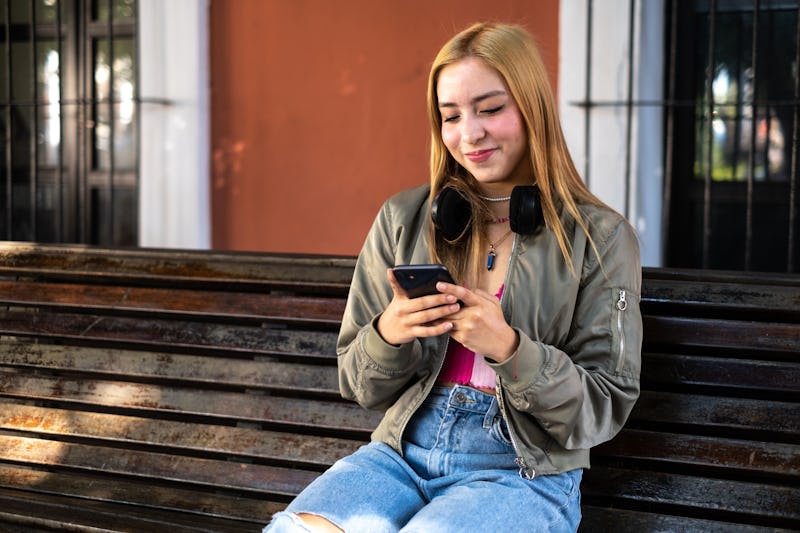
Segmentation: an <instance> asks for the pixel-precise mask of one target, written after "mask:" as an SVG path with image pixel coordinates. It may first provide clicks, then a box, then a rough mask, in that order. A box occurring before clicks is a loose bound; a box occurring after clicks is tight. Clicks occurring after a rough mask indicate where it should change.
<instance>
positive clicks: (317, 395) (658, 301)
mask: <svg viewBox="0 0 800 533" xmlns="http://www.w3.org/2000/svg"><path fill="white" fill-rule="evenodd" d="M353 264H354V261H353V259H352V258H325V257H312V256H283V255H270V254H238V253H214V252H168V251H159V250H135V251H119V250H101V249H93V248H90V247H69V246H34V245H27V246H19V245H12V244H10V243H0V530H2V531H42V530H48V529H59V528H60V529H66V530H74V531H87V532H88V531H97V530H98V529H100V530H110V531H153V530H171V531H176V532H183V531H187V532H189V531H191V532H194V531H253V532H255V531H259V530H260V528H261V526H262V525H263V524H264V523H266V522H267V521H268V520H269V517H270V516H271V514H273V513H274V512H276V511H277V510H280V509H281V508H283V506H285V504H286V502H288V501H289V500H290V499H291V498H292V496H293V495H294V494H296V493H297V492H298V491H299V490H301V489H302V488H303V487H304V486H305V485H306V484H307V483H309V482H310V481H311V480H312V479H314V478H315V477H316V476H317V475H319V473H320V472H321V471H323V470H324V469H325V468H327V467H328V466H329V465H330V464H332V463H333V462H334V461H335V460H336V459H337V458H338V457H341V456H343V455H346V454H348V453H351V452H352V451H353V450H355V449H356V448H357V447H358V446H360V445H361V444H363V443H364V442H366V440H367V439H368V436H369V433H370V431H371V430H372V429H373V428H374V427H375V425H376V424H377V422H378V420H379V417H380V415H379V414H378V413H370V412H367V411H364V410H363V409H361V408H359V407H358V406H355V405H353V404H351V403H349V402H345V401H343V400H341V398H340V397H339V394H338V384H337V377H336V354H335V343H336V331H337V329H338V325H339V319H340V317H341V313H342V311H343V309H344V301H345V295H346V290H347V286H348V283H349V276H350V274H351V273H352V267H353ZM642 298H643V303H642V309H643V313H644V324H645V345H644V354H643V371H642V388H643V391H642V397H641V399H640V401H639V402H638V403H637V406H636V408H635V409H634V412H633V413H632V416H631V419H630V421H629V423H628V425H627V426H626V429H625V430H623V432H622V433H621V434H620V435H619V436H618V437H617V438H616V439H614V440H612V441H611V442H609V443H606V444H604V445H602V446H599V447H598V448H597V449H595V450H594V451H593V453H592V461H593V468H592V469H591V470H589V471H587V472H586V474H585V476H584V483H583V493H584V520H583V524H582V526H581V530H582V531H620V532H627V531H630V532H634V531H635V532H637V533H638V532H646V531H709V532H717V531H719V532H722V531H724V532H728V531H742V532H748V533H749V532H755V531H792V530H798V529H800V505H798V502H800V418H799V417H800V415H799V414H798V413H800V409H798V407H799V406H798V404H799V403H800V278H798V277H796V276H785V275H777V276H773V275H743V274H738V273H725V272H692V271H667V270H660V269H645V272H644V287H643V295H642ZM94 528H96V529H94Z"/></svg>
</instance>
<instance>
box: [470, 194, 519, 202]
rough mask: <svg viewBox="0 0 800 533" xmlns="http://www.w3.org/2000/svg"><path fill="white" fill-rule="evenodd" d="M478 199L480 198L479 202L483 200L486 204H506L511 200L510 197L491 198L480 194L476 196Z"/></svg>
mask: <svg viewBox="0 0 800 533" xmlns="http://www.w3.org/2000/svg"><path fill="white" fill-rule="evenodd" d="M478 198H480V199H481V200H484V201H486V202H507V201H509V200H511V197H510V196H495V197H492V196H482V195H480V194H479V195H478Z"/></svg>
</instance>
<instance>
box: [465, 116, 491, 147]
mask: <svg viewBox="0 0 800 533" xmlns="http://www.w3.org/2000/svg"><path fill="white" fill-rule="evenodd" d="M485 134H486V130H485V129H484V128H483V124H481V121H480V120H479V119H478V118H477V117H465V118H464V120H462V122H461V140H462V141H463V142H464V143H465V144H475V143H476V142H478V141H480V140H481V139H482V138H483V136H484V135H485Z"/></svg>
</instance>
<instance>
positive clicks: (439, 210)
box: [431, 187, 472, 242]
mask: <svg viewBox="0 0 800 533" xmlns="http://www.w3.org/2000/svg"><path fill="white" fill-rule="evenodd" d="M431 218H432V219H433V224H434V226H436V229H437V230H439V232H440V233H441V234H442V236H443V237H444V238H445V239H446V240H448V241H451V242H452V241H455V240H457V239H458V238H459V237H461V235H463V234H464V231H465V230H466V229H467V227H468V226H469V223H470V219H472V205H471V204H470V203H469V200H467V199H466V198H464V196H462V195H461V193H460V192H459V191H458V190H457V189H455V188H453V187H445V188H444V189H442V190H441V191H440V192H439V194H437V195H436V198H434V199H433V202H432V203H431Z"/></svg>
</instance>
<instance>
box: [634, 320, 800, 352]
mask: <svg viewBox="0 0 800 533" xmlns="http://www.w3.org/2000/svg"><path fill="white" fill-rule="evenodd" d="M642 322H643V325H644V331H645V339H646V345H647V346H651V345H657V344H665V345H668V346H692V347H704V348H724V349H728V350H733V351H735V352H737V353H740V354H745V355H747V354H748V352H750V351H762V352H786V353H789V354H791V353H796V350H797V343H798V341H800V329H798V326H797V324H785V323H772V322H753V321H744V320H717V319H709V318H704V319H698V318H685V317H673V316H667V317H665V316H648V315H644V316H643V317H642Z"/></svg>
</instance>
